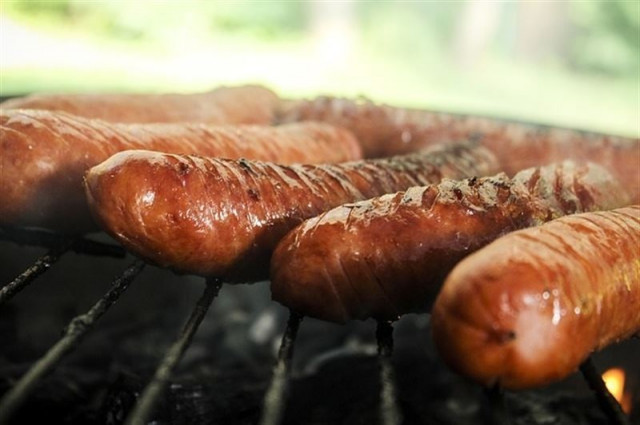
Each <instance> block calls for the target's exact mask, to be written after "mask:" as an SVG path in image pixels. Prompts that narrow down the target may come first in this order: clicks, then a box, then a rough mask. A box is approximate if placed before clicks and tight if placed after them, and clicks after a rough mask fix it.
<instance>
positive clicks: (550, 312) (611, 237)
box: [431, 206, 640, 389]
mask: <svg viewBox="0 0 640 425" xmlns="http://www.w3.org/2000/svg"><path fill="white" fill-rule="evenodd" d="M639 247H640V207H639V206H632V207H627V208H620V209H617V210H613V211H607V212H592V213H585V214H577V215H573V216H568V217H563V218H559V219H557V220H554V221H552V222H550V223H547V224H545V225H542V226H540V227H538V228H531V229H526V230H521V231H518V232H514V233H512V234H509V235H506V236H504V237H502V238H500V239H498V240H496V241H495V242H493V243H492V244H490V245H488V246H487V247H485V248H483V249H481V250H480V251H478V252H476V253H475V254H473V255H471V256H469V257H468V258H466V259H465V260H463V261H462V262H461V263H460V264H458V265H457V266H456V268H455V269H454V270H453V271H452V272H451V274H450V275H449V277H448V278H447V281H446V283H445V284H444V287H443V288H442V291H441V293H440V295H439V296H438V298H437V300H436V302H435V305H434V308H433V313H432V318H431V324H432V331H433V338H434V340H435V343H436V347H437V348H438V350H439V352H440V353H441V355H442V357H443V359H444V361H445V362H446V363H447V364H448V365H449V366H451V368H453V369H454V370H455V371H457V372H459V373H461V374H462V375H464V376H466V377H468V378H471V379H473V380H475V381H477V382H480V383H482V384H485V385H492V384H494V383H499V384H500V385H502V386H503V387H505V388H511V389H524V388H532V387H537V386H543V385H547V384H549V383H551V382H554V381H557V380H560V379H562V378H564V377H566V376H567V375H569V374H570V373H572V372H574V371H575V370H576V369H577V368H578V366H579V365H580V363H582V362H583V361H584V360H585V359H586V358H587V357H588V356H589V354H590V353H591V352H592V351H595V350H600V349H602V348H604V347H606V346H607V345H609V344H611V343H613V342H616V341H618V340H622V339H624V338H627V337H629V336H631V335H632V334H633V333H637V332H640V252H639Z"/></svg>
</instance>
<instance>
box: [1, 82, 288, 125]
mask: <svg viewBox="0 0 640 425" xmlns="http://www.w3.org/2000/svg"><path fill="white" fill-rule="evenodd" d="M278 104H279V99H278V97H277V96H276V94H275V93H273V92H272V91H271V90H269V89H267V88H265V87H261V86H255V85H247V86H238V87H220V88H217V89H215V90H212V91H209V92H206V93H196V94H34V95H30V96H25V97H20V98H15V99H9V100H7V101H5V102H3V103H2V104H0V108H2V109H46V110H51V111H60V112H67V113H70V114H73V115H77V116H81V117H85V118H98V119H101V120H104V121H110V122H123V123H160V122H165V123H168V122H201V123H208V124H263V125H267V124H271V122H272V120H273V119H274V114H275V111H276V108H277V106H278Z"/></svg>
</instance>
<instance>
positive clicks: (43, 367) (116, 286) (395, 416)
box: [0, 228, 629, 425]
mask: <svg viewBox="0 0 640 425" xmlns="http://www.w3.org/2000/svg"><path fill="white" fill-rule="evenodd" d="M2 239H3V240H8V241H11V242H15V243H18V244H25V245H37V246H44V247H47V248H49V252H48V253H47V254H45V255H44V256H42V257H40V258H38V259H37V260H36V261H35V263H34V264H33V265H32V266H31V267H29V268H28V269H27V270H25V271H24V272H23V273H21V274H20V275H19V276H18V277H17V278H16V279H14V280H13V281H11V282H10V283H8V284H6V285H5V286H4V287H3V288H2V289H1V290H0V307H1V304H2V303H3V302H5V301H7V300H8V299H10V298H11V297H12V296H14V295H16V294H17V293H18V292H19V291H20V290H21V289H22V288H24V287H26V286H27V285H28V284H29V283H31V282H33V281H34V280H35V279H36V278H37V277H38V276H39V275H41V274H43V273H44V272H46V270H47V269H48V268H49V266H50V265H51V264H53V263H54V262H55V261H57V260H58V259H60V257H61V256H63V255H64V254H65V253H66V252H68V251H75V252H79V253H84V254H89V255H99V256H110V257H119V258H121V257H124V256H125V252H124V250H123V249H122V248H120V247H118V246H115V245H110V244H105V243H100V242H96V241H92V240H88V239H84V238H76V239H69V238H65V237H61V236H58V235H55V234H51V233H48V232H42V231H32V230H23V229H6V228H3V229H0V240H2ZM144 265H145V264H144V263H143V262H142V261H140V260H136V261H134V262H133V264H131V265H130V266H129V267H127V268H126V269H125V270H124V271H123V272H122V274H120V275H119V276H117V277H116V278H114V279H113V282H112V284H111V287H110V288H109V290H108V291H107V292H106V293H105V294H104V295H103V296H102V297H101V298H100V299H99V300H98V301H97V302H96V303H95V304H94V305H93V306H92V307H91V308H90V309H89V311H87V312H86V313H85V314H81V315H79V316H77V317H75V318H74V319H72V320H71V322H70V323H69V325H68V326H67V327H66V329H65V330H64V333H63V336H62V337H61V339H60V340H58V342H56V343H55V344H54V345H53V346H52V347H51V348H50V349H49V350H48V351H47V352H46V353H45V354H44V355H43V356H42V357H41V358H40V359H39V360H38V361H36V362H35V363H34V364H33V365H32V366H31V367H30V369H29V370H28V371H27V372H26V373H25V374H24V375H23V376H22V377H21V378H20V379H19V380H18V382H17V383H16V384H15V385H14V386H13V387H12V388H11V389H10V390H9V391H7V392H6V393H5V394H4V396H3V397H2V399H0V424H5V423H8V421H9V419H10V418H11V416H12V415H13V414H14V413H15V411H16V410H17V409H18V408H19V407H20V406H21V405H22V404H24V403H25V402H26V401H27V400H28V398H29V396H30V394H31V393H32V392H33V390H34V389H35V388H36V387H37V386H38V384H39V383H40V382H41V381H42V379H43V378H44V377H45V376H46V375H47V374H48V373H50V372H51V371H52V370H53V369H54V368H55V367H56V366H57V365H58V364H59V363H60V361H61V360H62V359H63V358H64V357H65V356H66V355H68V354H69V353H71V352H72V351H73V350H75V349H76V348H77V347H78V346H79V345H80V342H81V340H82V339H83V338H84V337H85V335H86V334H87V333H88V332H89V331H90V330H91V329H92V328H93V326H94V324H95V323H96V322H97V321H98V319H100V318H101V317H102V316H103V315H104V314H105V313H106V312H107V311H108V309H109V308H110V307H111V306H112V305H113V304H114V303H115V302H116V301H117V300H118V299H119V298H120V296H121V295H122V294H123V293H124V292H125V291H126V290H127V288H128V287H129V285H130V284H131V283H132V281H133V280H134V279H135V278H136V277H137V276H138V275H139V274H140V273H141V272H142V270H143V268H144ZM221 286H222V282H221V281H220V280H217V279H210V280H207V282H206V287H205V289H204V292H203V294H202V296H201V297H200V299H199V300H198V301H197V303H196V304H195V306H194V308H193V310H192V312H191V315H190V317H189V318H188V320H187V322H186V324H185V326H184V328H183V330H182V332H181V333H180V334H179V336H178V338H177V339H176V340H175V342H174V343H173V344H172V345H171V346H170V347H169V348H168V350H167V351H166V352H165V354H164V356H163V358H162V360H161V362H160V363H159V365H158V366H157V369H156V372H155V374H154V376H153V378H152V379H151V381H150V382H149V383H148V384H147V386H146V388H145V389H144V391H143V392H142V394H141V395H140V397H139V398H138V400H137V403H136V404H135V406H134V408H133V409H132V411H131V413H130V415H129V416H128V418H127V421H126V423H127V424H128V425H142V424H146V423H149V422H150V420H151V419H152V417H153V414H154V408H155V406H156V404H157V403H158V402H159V400H160V399H161V398H162V396H163V394H164V391H165V389H166V387H167V385H168V383H169V382H170V380H171V378H172V374H173V372H174V370H175V368H176V366H177V365H178V364H179V362H180V360H181V358H182V356H183V354H184V353H185V351H186V350H187V349H188V347H189V345H190V344H191V341H192V338H193V336H194V335H195V333H196V331H197V330H198V326H199V325H200V323H201V322H202V320H203V318H204V317H205V315H206V313H207V311H208V310H209V307H210V305H211V304H212V303H213V301H214V299H215V298H216V296H217V295H218V293H219V291H220V288H221ZM301 321H302V316H301V315H299V314H297V313H295V312H290V315H289V320H288V322H287V326H286V329H285V332H284V334H283V337H282V341H281V345H280V349H279V351H278V356H277V360H276V364H275V367H274V369H273V374H272V376H271V380H270V383H269V385H268V389H267V391H266V392H265V395H264V399H263V404H262V416H261V419H260V423H261V424H262V425H277V424H280V423H281V422H282V419H283V416H284V412H285V408H286V402H287V394H288V391H287V390H288V387H289V385H290V380H291V377H290V369H291V362H292V358H293V352H294V346H295V342H296V336H297V333H298V329H299V326H300V323H301ZM376 339H377V344H378V363H379V368H378V369H379V377H378V378H379V382H380V386H381V389H380V398H379V404H378V405H379V412H378V422H379V423H380V424H381V425H399V424H400V423H402V422H403V415H402V412H401V409H400V407H399V403H398V400H397V393H398V390H397V387H396V382H395V377H394V368H393V365H392V362H391V358H392V355H393V329H392V326H391V324H390V323H386V322H379V323H378V327H377V330H376ZM581 370H582V372H583V374H584V375H585V377H586V379H587V380H588V382H589V384H590V386H591V387H592V388H593V391H594V392H595V393H596V395H597V398H598V401H599V403H600V405H601V406H602V409H603V411H604V412H605V414H606V415H607V417H608V418H609V420H610V421H611V423H613V424H620V425H623V424H628V423H629V422H628V418H627V417H626V416H625V415H624V414H623V413H622V410H621V408H620V405H619V404H618V403H617V402H616V401H615V399H614V398H613V397H612V396H611V395H610V393H609V392H608V390H607V389H606V387H605V386H604V384H603V382H602V379H601V378H600V376H599V374H598V373H597V372H596V371H595V368H594V367H593V364H592V363H591V362H590V361H588V362H586V363H585V364H584V365H583V367H582V369H581ZM487 395H488V397H489V402H490V403H489V404H490V405H491V406H493V407H492V412H493V414H492V415H491V417H490V419H488V420H487V422H488V423H500V424H506V423H509V416H508V414H507V412H506V410H505V408H504V403H503V399H502V392H501V391H500V389H499V388H494V389H492V390H491V391H489V392H488V393H487ZM496 421H497V422H496Z"/></svg>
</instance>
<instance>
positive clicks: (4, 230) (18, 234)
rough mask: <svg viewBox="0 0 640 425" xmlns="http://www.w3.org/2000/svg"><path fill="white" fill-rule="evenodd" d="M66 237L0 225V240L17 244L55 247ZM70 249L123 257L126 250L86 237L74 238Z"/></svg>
mask: <svg viewBox="0 0 640 425" xmlns="http://www.w3.org/2000/svg"><path fill="white" fill-rule="evenodd" d="M67 239H68V237H67V236H65V235H61V234H58V233H53V232H50V231H47V230H40V229H23V228H17V227H9V226H2V227H0V240H7V241H10V242H15V243H17V244H19V245H33V246H43V247H45V248H49V249H51V248H55V247H56V246H58V245H60V244H61V243H63V242H65V241H66V240H67ZM70 250H71V251H74V252H76V253H79V254H87V255H97V256H105V257H115V258H124V257H125V256H126V251H125V250H124V248H122V247H121V246H119V245H114V244H109V243H103V242H98V241H94V240H91V239H86V238H82V237H80V238H77V239H74V241H73V243H72V244H71V246H70Z"/></svg>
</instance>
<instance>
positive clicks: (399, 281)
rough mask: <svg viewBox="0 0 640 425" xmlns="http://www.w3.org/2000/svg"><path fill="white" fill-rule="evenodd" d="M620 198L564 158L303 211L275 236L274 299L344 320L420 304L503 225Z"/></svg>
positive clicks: (596, 172)
mask: <svg viewBox="0 0 640 425" xmlns="http://www.w3.org/2000/svg"><path fill="white" fill-rule="evenodd" d="M627 204H628V197H627V196H626V195H625V194H624V190H623V189H622V187H621V186H620V185H619V183H618V182H616V181H615V180H614V179H613V178H612V177H611V176H610V175H609V173H607V172H606V171H605V170H604V169H603V168H602V167H600V166H597V165H594V164H589V165H582V166H577V165H576V164H574V163H572V162H569V161H567V162H564V163H561V164H556V165H550V166H546V167H539V168H532V169H527V170H524V171H522V172H520V173H518V174H516V175H515V176H514V177H513V178H512V179H509V178H508V177H507V176H506V175H505V174H503V173H501V174H498V175H497V176H494V177H487V178H478V179H476V178H472V179H467V180H462V181H454V180H449V179H445V180H444V181H442V182H441V183H440V184H438V185H431V186H426V187H413V188H410V189H409V190H407V191H406V192H399V193H396V194H390V195H385V196H382V197H380V198H375V199H371V200H367V201H363V202H359V203H355V204H347V205H344V206H340V207H338V208H335V209H333V210H331V211H329V212H327V213H325V214H323V215H321V216H318V217H315V218H312V219H310V220H307V221H306V222H305V223H304V224H302V225H301V226H299V227H298V228H297V229H295V230H293V231H292V232H290V233H289V234H288V235H287V236H286V237H285V238H283V240H282V241H281V242H280V244H279V245H278V247H277V249H276V250H275V252H274V255H273V257H272V262H271V291H272V297H273V299H274V300H276V301H279V302H280V303H282V304H284V305H286V306H288V307H290V308H292V309H294V310H297V311H299V312H301V313H304V314H307V315H310V316H312V317H316V318H320V319H324V320H329V321H334V322H345V321H347V320H349V319H363V320H364V319H367V318H369V317H374V318H376V319H383V320H395V319H397V318H398V316H399V315H401V314H405V313H409V312H417V311H423V310H426V309H428V307H430V305H431V303H432V302H433V300H434V299H435V296H436V295H437V293H438V290H439V289H440V286H441V285H442V282H443V281H444V279H445V277H446V275H447V273H448V272H449V271H450V270H451V269H452V268H453V267H454V266H455V264H456V263H457V262H458V261H460V260H461V259H462V258H463V257H465V256H466V255H468V254H469V253H471V252H473V251H475V250H477V249H479V248H481V247H482V246H484V245H486V244H487V243H489V242H491V241H492V240H494V239H495V238H497V237H499V236H501V235H502V234H504V233H507V232H510V231H513V230H516V229H522V228H524V227H530V226H535V225H538V224H541V223H543V222H546V221H549V220H551V219H553V218H556V217H559V216H562V215H565V214H572V213H576V212H583V211H590V210H594V209H610V208H616V207H619V206H622V205H627Z"/></svg>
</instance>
